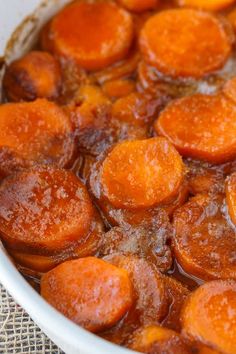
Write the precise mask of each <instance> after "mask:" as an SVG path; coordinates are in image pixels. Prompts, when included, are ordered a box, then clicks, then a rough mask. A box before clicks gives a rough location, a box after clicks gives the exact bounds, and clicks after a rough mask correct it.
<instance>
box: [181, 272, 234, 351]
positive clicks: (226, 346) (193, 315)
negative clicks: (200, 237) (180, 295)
mask: <svg viewBox="0 0 236 354" xmlns="http://www.w3.org/2000/svg"><path fill="white" fill-rule="evenodd" d="M229 276H230V275H229ZM235 313H236V282H235V281H234V280H217V281H212V282H208V283H206V284H204V285H202V286H200V287H199V288H198V289H197V290H196V291H195V292H194V293H192V295H191V296H190V297H189V299H188V301H187V304H186V306H185V308H184V311H183V314H182V325H183V333H184V335H186V336H187V337H189V338H190V339H192V340H197V341H200V342H202V343H203V344H206V345H209V346H210V347H212V349H215V350H219V351H220V352H223V353H227V354H234V353H236V342H235V338H236V317H235Z"/></svg>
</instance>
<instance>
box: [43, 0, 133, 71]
mask: <svg viewBox="0 0 236 354" xmlns="http://www.w3.org/2000/svg"><path fill="white" fill-rule="evenodd" d="M48 36H49V37H50V39H51V41H50V45H52V46H53V51H54V52H55V53H57V54H59V55H60V56H62V57H65V58H66V59H69V60H74V61H75V62H76V63H77V64H79V65H80V66H82V67H83V68H85V69H87V70H98V69H102V68H105V67H106V66H108V65H110V64H113V63H114V62H116V61H118V60H121V59H123V58H124V57H125V56H126V54H127V53H128V50H129V48H130V45H131V43H132V39H133V21H132V17H131V15H130V14H129V13H128V12H126V11H125V10H123V9H122V8H120V7H119V6H117V5H116V4H115V3H113V2H111V1H99V2H94V1H86V0H83V1H75V2H73V3H72V4H70V5H68V6H67V7H65V8H64V9H63V10H62V11H61V12H60V13H59V14H58V15H56V16H55V17H54V19H53V20H52V22H51V25H50V29H49V33H48Z"/></svg>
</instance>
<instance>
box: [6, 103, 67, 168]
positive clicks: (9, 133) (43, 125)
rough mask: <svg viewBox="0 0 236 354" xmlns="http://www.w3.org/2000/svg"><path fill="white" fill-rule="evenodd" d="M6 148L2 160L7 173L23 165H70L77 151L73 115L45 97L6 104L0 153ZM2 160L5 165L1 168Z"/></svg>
mask: <svg viewBox="0 0 236 354" xmlns="http://www.w3.org/2000/svg"><path fill="white" fill-rule="evenodd" d="M3 150H4V151H5V154H3V156H2V161H1V163H0V171H1V172H2V173H3V174H8V173H9V172H10V173H11V172H12V169H17V167H21V165H23V166H26V167H27V166H28V167H29V166H32V165H35V164H40V163H41V164H44V163H45V164H48V163H54V164H56V165H59V166H60V167H64V166H67V165H68V163H70V162H71V160H72V157H73V153H74V139H73V136H72V128H71V123H70V120H69V117H67V115H66V114H65V113H64V112H63V111H62V109H61V108H60V107H58V106H57V105H56V104H55V103H52V102H49V101H47V100H45V99H38V100H36V101H34V102H29V103H8V104H3V105H1V106H0V152H1V153H0V156H1V155H2V152H3ZM7 155H8V156H7ZM6 160H7V161H9V164H6ZM17 160H18V162H17ZM2 164H5V166H3V169H2V170H1V165H2Z"/></svg>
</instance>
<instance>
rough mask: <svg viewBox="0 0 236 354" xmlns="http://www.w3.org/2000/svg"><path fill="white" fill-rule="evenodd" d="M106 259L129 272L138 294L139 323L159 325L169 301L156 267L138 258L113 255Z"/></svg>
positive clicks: (136, 308)
mask: <svg viewBox="0 0 236 354" xmlns="http://www.w3.org/2000/svg"><path fill="white" fill-rule="evenodd" d="M104 259H105V260H106V261H107V262H109V263H112V264H114V265H115V266H117V267H119V268H123V269H125V270H126V271H127V272H128V274H129V277H130V279H131V281H132V284H133V287H134V290H135V293H136V305H135V310H136V312H137V311H138V318H139V320H138V321H139V322H140V323H142V324H146V323H148V322H153V323H158V321H159V320H160V319H162V318H163V317H164V315H165V313H166V310H167V302H166V301H167V299H166V293H165V284H164V281H163V279H162V275H161V273H159V272H158V270H157V269H156V267H155V266H154V265H153V264H152V263H150V262H147V261H146V260H145V259H143V258H138V257H136V256H124V255H121V254H111V255H110V256H107V257H104ZM131 317H132V314H131ZM136 321H137V316H136ZM138 321H137V322H138Z"/></svg>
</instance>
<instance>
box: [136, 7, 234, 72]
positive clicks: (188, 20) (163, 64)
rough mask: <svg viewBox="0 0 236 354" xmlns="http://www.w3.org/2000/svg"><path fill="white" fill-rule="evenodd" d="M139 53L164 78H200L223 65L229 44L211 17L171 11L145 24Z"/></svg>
mask: <svg viewBox="0 0 236 354" xmlns="http://www.w3.org/2000/svg"><path fill="white" fill-rule="evenodd" d="M140 49H141V52H142V54H143V56H144V59H145V60H146V61H147V63H149V64H151V65H153V66H155V67H156V68H157V69H158V70H159V71H160V72H162V73H163V74H165V75H168V76H172V77H195V78H200V77H202V76H203V75H205V74H208V73H211V72H213V71H215V70H217V69H219V68H221V67H222V66H223V65H224V64H225V62H226V60H227V59H228V57H229V54H230V51H231V43H230V39H229V37H228V35H227V32H226V31H225V29H224V25H223V24H222V23H221V22H220V20H219V19H218V18H216V17H214V16H213V15H212V14H210V13H206V12H201V11H198V10H192V9H174V10H166V11H163V12H160V13H158V14H156V15H155V16H153V17H151V18H150V19H149V20H148V21H147V22H146V24H145V25H144V27H143V30H142V32H141V37H140ZM206 53H207V55H206Z"/></svg>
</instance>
